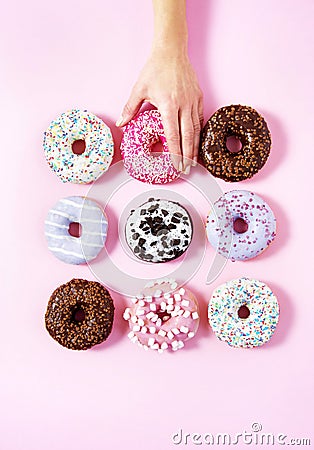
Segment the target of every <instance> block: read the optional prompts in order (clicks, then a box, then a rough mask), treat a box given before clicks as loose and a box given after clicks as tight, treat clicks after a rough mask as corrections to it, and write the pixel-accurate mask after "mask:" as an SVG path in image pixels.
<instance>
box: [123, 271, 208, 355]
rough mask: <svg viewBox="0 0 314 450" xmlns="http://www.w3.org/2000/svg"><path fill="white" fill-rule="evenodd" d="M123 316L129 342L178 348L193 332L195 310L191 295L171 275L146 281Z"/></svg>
mask: <svg viewBox="0 0 314 450" xmlns="http://www.w3.org/2000/svg"><path fill="white" fill-rule="evenodd" d="M132 301H133V306H132V307H130V308H126V310H125V312H124V314H123V317H124V319H125V320H127V321H128V322H129V327H130V330H131V331H130V332H129V334H128V337H129V339H130V340H131V342H133V343H135V344H138V346H139V347H142V348H144V349H145V350H148V349H151V350H157V351H158V352H159V353H163V351H164V350H172V351H176V350H180V349H182V348H183V347H184V345H185V341H187V340H188V339H191V338H193V337H194V336H195V333H196V331H197V329H198V325H199V310H198V303H197V300H196V298H195V296H194V295H193V294H192V292H190V291H189V290H187V289H186V288H185V287H181V288H179V287H178V284H177V283H176V281H175V280H173V279H163V280H156V281H152V282H150V283H148V284H147V285H146V287H145V289H144V291H143V292H142V293H141V294H140V295H138V296H136V297H134V298H133V299H132Z"/></svg>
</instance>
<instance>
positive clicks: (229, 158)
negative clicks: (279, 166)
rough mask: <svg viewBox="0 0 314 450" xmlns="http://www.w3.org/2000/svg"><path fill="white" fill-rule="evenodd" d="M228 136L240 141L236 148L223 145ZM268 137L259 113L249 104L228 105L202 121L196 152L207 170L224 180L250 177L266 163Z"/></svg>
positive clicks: (269, 140) (269, 143)
mask: <svg viewBox="0 0 314 450" xmlns="http://www.w3.org/2000/svg"><path fill="white" fill-rule="evenodd" d="M229 136H235V137H236V138H238V139H239V140H240V141H241V144H242V148H241V150H240V151H238V152H236V153H233V152H230V151H229V150H228V148H227V145H226V141H227V138H228V137H229ZM270 147H271V137H270V132H269V130H268V127H267V124H266V122H265V120H264V119H263V117H262V116H261V115H260V114H259V113H258V112H257V111H256V110H255V109H253V108H251V107H250V106H242V105H230V106H224V107H223V108H220V109H219V110H218V111H216V112H215V113H214V114H213V115H212V116H211V118H210V119H209V120H208V122H207V123H206V125H205V127H204V129H203V132H202V139H201V149H200V155H201V158H202V159H203V161H204V164H205V166H206V168H207V170H208V171H209V172H210V173H211V174H212V175H214V176H215V177H218V178H222V179H223V180H225V181H241V180H245V179H247V178H251V177H252V176H253V175H255V174H256V173H257V172H258V171H259V170H260V169H261V168H262V167H263V166H264V164H265V163H266V161H267V158H268V156H269V153H270Z"/></svg>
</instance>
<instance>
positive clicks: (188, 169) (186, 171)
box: [183, 166, 191, 175]
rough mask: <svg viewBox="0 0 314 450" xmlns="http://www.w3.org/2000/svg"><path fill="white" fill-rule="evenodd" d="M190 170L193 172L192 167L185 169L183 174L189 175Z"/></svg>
mask: <svg viewBox="0 0 314 450" xmlns="http://www.w3.org/2000/svg"><path fill="white" fill-rule="evenodd" d="M190 170H191V166H187V167H186V168H185V171H184V172H183V173H184V174H185V175H188V174H189V173H190Z"/></svg>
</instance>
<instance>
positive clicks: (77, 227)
mask: <svg viewBox="0 0 314 450" xmlns="http://www.w3.org/2000/svg"><path fill="white" fill-rule="evenodd" d="M68 232H69V235H70V236H72V237H75V238H79V237H81V235H82V225H81V224H80V223H78V222H71V223H70V225H69V228H68Z"/></svg>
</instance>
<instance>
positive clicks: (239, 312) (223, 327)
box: [208, 278, 279, 348]
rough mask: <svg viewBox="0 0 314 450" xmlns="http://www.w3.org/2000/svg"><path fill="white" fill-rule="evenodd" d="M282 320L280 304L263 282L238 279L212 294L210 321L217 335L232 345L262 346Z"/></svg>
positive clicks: (209, 310)
mask: <svg viewBox="0 0 314 450" xmlns="http://www.w3.org/2000/svg"><path fill="white" fill-rule="evenodd" d="M278 320H279V304H278V301H277V298H276V296H275V295H274V293H273V292H272V290H271V289H270V288H269V287H268V286H267V285H266V284H265V283H262V282H261V281H258V280H254V279H249V278H238V279H236V280H231V281H228V282H227V283H225V284H222V285H221V286H219V287H218V288H216V289H215V291H214V292H213V294H212V297H211V299H210V301H209V305H208V321H209V324H210V326H211V327H212V329H213V331H214V333H215V335H216V336H217V337H218V339H220V340H221V341H225V342H227V344H229V345H230V346H231V347H242V348H252V347H259V346H261V345H263V344H265V343H266V342H268V341H269V339H270V338H271V337H272V335H273V333H274V331H275V329H276V326H277V323H278Z"/></svg>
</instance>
